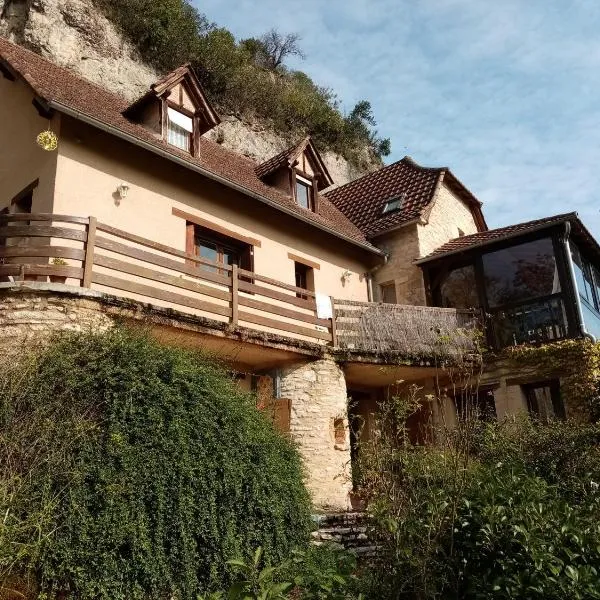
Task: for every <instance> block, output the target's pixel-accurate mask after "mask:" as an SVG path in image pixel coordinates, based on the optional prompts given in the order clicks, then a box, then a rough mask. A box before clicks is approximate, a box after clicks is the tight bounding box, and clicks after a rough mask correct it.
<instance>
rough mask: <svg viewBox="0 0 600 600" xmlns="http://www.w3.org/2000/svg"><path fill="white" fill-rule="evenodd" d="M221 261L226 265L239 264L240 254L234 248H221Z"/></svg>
mask: <svg viewBox="0 0 600 600" xmlns="http://www.w3.org/2000/svg"><path fill="white" fill-rule="evenodd" d="M223 263H224V264H226V265H229V266H231V265H238V266H239V265H240V255H239V253H238V252H237V251H236V250H233V249H231V248H223Z"/></svg>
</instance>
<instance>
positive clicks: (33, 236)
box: [0, 214, 478, 356]
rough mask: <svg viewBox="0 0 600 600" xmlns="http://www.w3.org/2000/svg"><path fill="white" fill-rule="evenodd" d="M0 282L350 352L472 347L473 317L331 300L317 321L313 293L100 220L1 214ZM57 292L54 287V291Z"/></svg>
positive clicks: (410, 352)
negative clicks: (45, 286) (86, 294)
mask: <svg viewBox="0 0 600 600" xmlns="http://www.w3.org/2000/svg"><path fill="white" fill-rule="evenodd" d="M0 281H4V282H7V281H13V282H16V281H33V282H38V283H48V282H51V283H53V284H55V285H58V286H59V287H62V286H64V289H65V291H67V290H70V291H73V288H84V289H86V288H87V289H93V290H95V291H97V292H103V293H105V294H108V295H111V296H116V297H118V298H122V299H126V300H133V301H137V302H140V303H145V304H151V305H153V306H157V307H160V308H163V309H171V310H173V311H177V313H183V314H186V315H192V316H197V317H199V318H203V319H210V322H213V323H214V322H219V325H220V327H227V328H231V329H232V330H233V329H236V328H246V329H251V330H254V331H261V332H265V334H275V335H278V336H283V337H285V338H292V339H294V340H302V341H304V342H309V343H311V344H318V345H320V346H331V347H334V348H339V349H343V350H346V351H358V352H366V353H379V354H386V353H390V352H394V353H398V354H405V355H410V356H415V355H419V356H425V355H427V356H430V355H431V354H432V353H436V354H437V353H439V350H440V348H443V347H444V346H446V347H447V346H448V342H447V340H449V339H452V340H453V341H452V345H453V347H454V348H455V347H456V346H457V345H459V346H460V345H461V344H462V345H463V346H464V347H465V348H471V347H472V336H470V335H464V332H465V331H471V330H473V329H474V328H476V327H477V326H478V323H477V320H476V319H475V317H474V314H473V313H472V312H471V311H463V310H454V309H441V308H430V307H420V306H398V305H391V304H376V303H367V302H352V301H349V300H339V299H335V300H332V305H333V318H332V319H323V318H319V316H318V315H317V310H316V299H315V293H313V292H310V291H307V290H305V289H302V288H298V287H296V286H293V285H289V284H287V283H283V282H281V281H277V280H274V279H271V278H268V277H264V276H262V275H260V274H259V273H255V272H251V271H246V270H244V269H241V268H239V267H237V266H236V265H233V266H228V265H223V264H218V263H215V262H212V261H210V260H207V259H204V258H201V257H199V256H196V255H193V254H188V253H186V252H184V251H182V250H178V249H176V248H172V247H169V246H165V245H164V244H161V243H159V242H156V241H153V240H150V239H147V238H143V237H140V236H138V235H135V234H132V233H129V232H126V231H122V230H120V229H117V228H115V227H112V226H110V225H106V224H104V223H101V222H99V221H98V220H97V219H96V218H95V217H74V216H65V215H55V214H16V215H4V216H0ZM53 289H55V288H53Z"/></svg>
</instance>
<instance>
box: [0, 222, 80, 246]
mask: <svg viewBox="0 0 600 600" xmlns="http://www.w3.org/2000/svg"><path fill="white" fill-rule="evenodd" d="M18 237H24V238H32V237H45V238H46V237H55V238H61V239H63V240H75V241H77V242H85V241H86V240H87V233H86V232H85V231H78V230H77V229H70V228H68V227H48V226H46V225H25V226H17V225H7V226H6V227H0V239H2V238H18Z"/></svg>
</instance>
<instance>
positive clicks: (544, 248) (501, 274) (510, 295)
mask: <svg viewBox="0 0 600 600" xmlns="http://www.w3.org/2000/svg"><path fill="white" fill-rule="evenodd" d="M482 260H483V271H484V278H485V288H486V293H487V298H488V303H489V305H490V307H491V308H495V307H498V306H503V305H506V304H513V303H518V302H522V301H526V300H533V299H535V298H540V297H542V296H551V295H552V294H557V293H559V292H560V291H561V290H560V280H559V277H558V270H557V267H556V259H555V257H554V247H553V244H552V240H551V239H550V238H543V239H541V240H535V241H533V242H526V243H524V244H519V245H517V246H511V247H510V248H505V249H503V250H497V251H496V252H490V253H488V254H484V255H483V258H482Z"/></svg>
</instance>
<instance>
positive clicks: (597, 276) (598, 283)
mask: <svg viewBox="0 0 600 600" xmlns="http://www.w3.org/2000/svg"><path fill="white" fill-rule="evenodd" d="M592 271H593V273H594V288H595V290H596V298H597V300H599V301H600V270H598V269H597V268H596V267H592Z"/></svg>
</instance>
